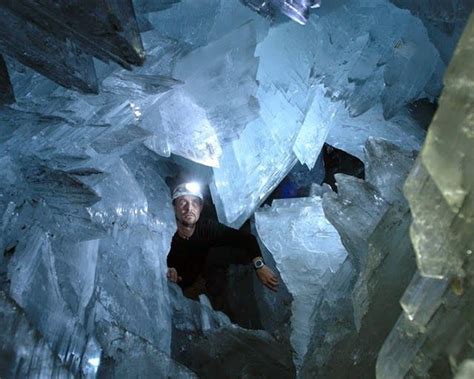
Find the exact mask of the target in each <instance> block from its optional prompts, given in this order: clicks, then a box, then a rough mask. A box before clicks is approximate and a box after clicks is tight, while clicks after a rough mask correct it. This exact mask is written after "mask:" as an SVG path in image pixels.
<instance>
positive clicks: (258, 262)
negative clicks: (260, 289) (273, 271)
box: [254, 259, 264, 268]
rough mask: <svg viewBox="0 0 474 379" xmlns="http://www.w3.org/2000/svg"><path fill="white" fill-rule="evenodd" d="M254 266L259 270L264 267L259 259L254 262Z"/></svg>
mask: <svg viewBox="0 0 474 379" xmlns="http://www.w3.org/2000/svg"><path fill="white" fill-rule="evenodd" d="M254 266H255V268H261V267H263V266H264V263H263V261H262V260H261V259H259V260H258V261H255V263H254Z"/></svg>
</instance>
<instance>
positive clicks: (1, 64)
mask: <svg viewBox="0 0 474 379" xmlns="http://www.w3.org/2000/svg"><path fill="white" fill-rule="evenodd" d="M14 102H15V94H14V93H13V87H12V83H11V82H10V77H9V76H8V69H7V65H6V64H5V60H4V59H3V57H2V56H1V55H0V105H2V104H12V103H14Z"/></svg>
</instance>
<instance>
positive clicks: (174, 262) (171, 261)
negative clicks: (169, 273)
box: [166, 241, 179, 269]
mask: <svg viewBox="0 0 474 379" xmlns="http://www.w3.org/2000/svg"><path fill="white" fill-rule="evenodd" d="M173 245H174V244H173V241H172V242H171V246H170V251H169V253H168V256H167V257H166V265H167V266H168V267H174V268H176V269H177V266H178V265H179V262H178V256H177V253H176V249H173Z"/></svg>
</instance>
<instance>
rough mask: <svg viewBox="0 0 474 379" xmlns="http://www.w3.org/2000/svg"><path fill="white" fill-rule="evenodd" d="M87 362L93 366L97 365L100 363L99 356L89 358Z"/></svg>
mask: <svg viewBox="0 0 474 379" xmlns="http://www.w3.org/2000/svg"><path fill="white" fill-rule="evenodd" d="M87 363H89V364H90V365H91V366H93V367H99V365H100V358H90V359H89V360H88V361H87Z"/></svg>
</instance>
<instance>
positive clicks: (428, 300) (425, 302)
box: [400, 272, 449, 328]
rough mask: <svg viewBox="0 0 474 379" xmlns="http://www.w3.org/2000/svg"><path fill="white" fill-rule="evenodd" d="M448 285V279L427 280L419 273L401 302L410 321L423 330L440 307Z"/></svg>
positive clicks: (414, 277)
mask: <svg viewBox="0 0 474 379" xmlns="http://www.w3.org/2000/svg"><path fill="white" fill-rule="evenodd" d="M448 284H449V281H448V280H446V279H436V278H425V277H423V276H421V275H420V273H419V272H417V273H416V274H415V275H414V276H413V279H412V281H411V283H410V284H409V286H408V288H407V290H406V292H405V294H404V295H403V297H402V298H401V300H400V304H401V305H402V308H403V311H404V312H405V314H406V316H407V317H408V319H409V320H410V321H411V322H412V323H413V324H416V325H417V326H418V327H419V328H423V327H424V326H425V325H426V324H427V323H428V321H430V319H431V317H432V316H433V314H434V312H435V311H436V309H438V307H439V306H440V304H441V302H442V300H443V299H442V296H443V294H444V292H445V291H446V288H447V287H448Z"/></svg>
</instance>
